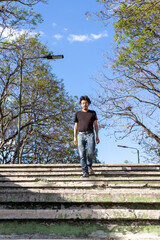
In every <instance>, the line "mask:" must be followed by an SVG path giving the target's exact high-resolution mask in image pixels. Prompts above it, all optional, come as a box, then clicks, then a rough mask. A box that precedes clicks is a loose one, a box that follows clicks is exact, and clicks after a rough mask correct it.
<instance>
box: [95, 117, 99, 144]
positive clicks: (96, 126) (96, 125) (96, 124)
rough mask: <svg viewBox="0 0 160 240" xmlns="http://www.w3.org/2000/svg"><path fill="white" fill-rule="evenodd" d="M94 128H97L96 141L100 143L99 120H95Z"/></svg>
mask: <svg viewBox="0 0 160 240" xmlns="http://www.w3.org/2000/svg"><path fill="white" fill-rule="evenodd" d="M94 128H95V132H96V143H97V144H98V143H100V140H99V137H98V123H97V120H95V121H94Z"/></svg>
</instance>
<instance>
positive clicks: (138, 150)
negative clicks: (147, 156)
mask: <svg viewBox="0 0 160 240" xmlns="http://www.w3.org/2000/svg"><path fill="white" fill-rule="evenodd" d="M117 147H122V148H131V149H135V150H137V157H138V163H140V158H139V150H138V149H137V148H134V147H128V146H122V145H117Z"/></svg>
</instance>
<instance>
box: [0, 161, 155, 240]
mask: <svg viewBox="0 0 160 240" xmlns="http://www.w3.org/2000/svg"><path fill="white" fill-rule="evenodd" d="M93 169H94V171H95V175H93V176H90V178H85V179H84V178H81V167H80V165H79V164H54V165H51V164H50V165H42V164H41V165H23V164H22V165H16V164H15V165H0V220H1V221H11V220H12V221H13V220H17V221H21V220H23V221H26V220H27V221H31V220H32V221H42V220H43V221H58V222H59V223H60V222H61V221H77V222H78V221H82V222H85V221H91V222H92V223H93V222H97V221H99V222H103V223H104V222H107V223H109V224H110V223H113V224H115V223H117V222H121V223H122V222H124V223H126V222H127V223H128V222H129V223H130V224H133V223H135V222H136V223H137V222H146V223H149V224H156V223H157V224H159V219H160V164H154V165H153V164H139V165H137V164H114V165H113V164H94V165H93ZM108 239H109V238H108ZM115 239H120V238H115ZM123 239H125V238H123ZM159 239H160V238H159Z"/></svg>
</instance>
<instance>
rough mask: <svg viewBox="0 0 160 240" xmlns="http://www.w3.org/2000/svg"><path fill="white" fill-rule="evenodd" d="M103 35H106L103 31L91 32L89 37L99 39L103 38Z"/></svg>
mask: <svg viewBox="0 0 160 240" xmlns="http://www.w3.org/2000/svg"><path fill="white" fill-rule="evenodd" d="M103 37H108V34H107V32H103V33H100V34H94V33H91V38H93V39H94V40H97V39H100V38H103Z"/></svg>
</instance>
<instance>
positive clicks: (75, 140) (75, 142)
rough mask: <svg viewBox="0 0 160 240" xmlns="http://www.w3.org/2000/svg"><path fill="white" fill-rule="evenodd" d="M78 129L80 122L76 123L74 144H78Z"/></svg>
mask: <svg viewBox="0 0 160 240" xmlns="http://www.w3.org/2000/svg"><path fill="white" fill-rule="evenodd" d="M77 129H78V122H75V125H74V145H77Z"/></svg>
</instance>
